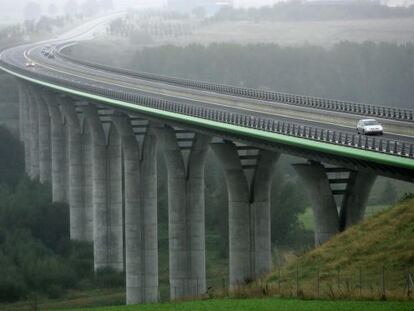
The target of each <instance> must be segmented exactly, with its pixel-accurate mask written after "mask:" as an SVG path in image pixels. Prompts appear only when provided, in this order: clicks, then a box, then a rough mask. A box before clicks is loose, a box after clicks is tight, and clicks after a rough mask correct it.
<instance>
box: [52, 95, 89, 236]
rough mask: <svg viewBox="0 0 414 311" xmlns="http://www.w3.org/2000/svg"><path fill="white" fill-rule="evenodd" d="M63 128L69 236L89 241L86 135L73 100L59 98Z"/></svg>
mask: <svg viewBox="0 0 414 311" xmlns="http://www.w3.org/2000/svg"><path fill="white" fill-rule="evenodd" d="M59 101H60V106H61V111H62V114H63V115H64V118H65V122H66V130H67V132H68V133H67V148H68V150H67V155H68V166H69V169H68V186H69V195H68V201H69V215H70V238H71V239H72V240H78V241H90V242H92V240H93V214H92V212H93V210H92V165H91V163H92V162H91V161H92V160H91V158H92V154H91V144H90V139H89V135H88V134H87V133H84V134H83V135H82V132H81V125H80V122H79V119H78V116H77V113H76V109H75V105H74V102H73V100H71V99H69V98H66V97H65V98H59Z"/></svg>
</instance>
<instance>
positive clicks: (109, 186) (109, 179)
mask: <svg viewBox="0 0 414 311" xmlns="http://www.w3.org/2000/svg"><path fill="white" fill-rule="evenodd" d="M83 112H84V114H85V117H86V124H87V126H88V127H89V130H90V133H91V136H92V159H93V161H92V170H93V172H92V177H93V191H92V203H93V242H94V267H95V271H97V270H99V269H102V268H112V269H114V270H116V271H122V270H123V267H124V260H123V232H122V231H123V230H122V195H121V194H122V180H121V177H120V176H121V175H120V172H121V169H122V166H121V164H122V162H121V151H120V150H121V146H120V143H119V136H118V137H112V145H109V146H107V144H106V138H105V133H104V131H103V128H102V124H101V121H100V120H99V117H98V114H97V111H96V108H95V107H94V106H92V105H88V106H85V107H83ZM114 135H117V134H116V133H114Z"/></svg>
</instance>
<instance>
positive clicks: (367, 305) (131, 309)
mask: <svg viewBox="0 0 414 311" xmlns="http://www.w3.org/2000/svg"><path fill="white" fill-rule="evenodd" d="M78 310H82V311H87V310H90V311H135V310H139V311H146V310H148V311H149V310H151V311H158V310H160V311H164V310H180V311H186V310H188V311H190V310H191V311H193V310H206V311H207V310H214V311H228V310H231V311H244V310H246V311H252V310H261V311H267V310H268V311H274V310H278V311H283V310H295V311H300V310H307V311H312V310H315V311H325V310H326V311H331V310H335V311H346V310H364V311H371V310H372V311H381V310H384V311H385V310H387V311H388V310H393V311H398V310H414V303H412V302H380V301H379V302H371V301H318V300H307V301H306V300H293V299H276V298H271V299H222V300H221V299H212V300H204V301H192V302H182V303H168V304H153V305H151V304H149V305H139V306H126V307H120V306H118V307H109V308H108V307H107V308H94V309H78Z"/></svg>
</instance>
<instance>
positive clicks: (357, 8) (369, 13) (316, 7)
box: [210, 0, 414, 21]
mask: <svg viewBox="0 0 414 311" xmlns="http://www.w3.org/2000/svg"><path fill="white" fill-rule="evenodd" d="M413 16H414V6H410V7H389V6H386V5H382V4H380V3H378V2H375V1H368V0H367V1H349V2H346V1H341V2H338V3H334V1H326V2H322V1H317V2H312V1H309V2H307V1H287V2H278V3H276V4H275V5H273V6H271V7H270V6H265V7H260V8H249V9H243V8H232V7H224V8H223V9H222V10H220V11H219V12H218V13H217V14H216V15H214V16H213V17H211V18H210V21H237V20H251V21H297V20H302V21H306V20H309V21H320V20H356V19H381V18H406V17H413Z"/></svg>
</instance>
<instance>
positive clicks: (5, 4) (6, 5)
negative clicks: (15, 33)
mask: <svg viewBox="0 0 414 311" xmlns="http://www.w3.org/2000/svg"><path fill="white" fill-rule="evenodd" d="M30 1H33V2H37V3H39V4H40V5H41V6H42V10H43V12H44V13H46V12H47V11H48V7H49V5H50V4H52V3H53V4H55V5H56V6H57V8H58V10H59V12H58V13H59V14H62V13H63V12H62V7H63V5H64V4H65V3H66V2H67V0H0V3H1V10H0V24H1V23H7V22H18V21H21V20H22V19H23V8H24V7H25V5H26V4H27V3H28V2H30ZM83 1H84V0H77V2H78V3H82V2H83ZM113 1H114V5H115V8H116V9H125V8H128V7H138V6H140V7H158V8H162V7H163V6H165V4H166V2H167V0H113ZM279 1H285V0H233V3H234V6H236V7H244V8H246V7H259V6H264V5H272V4H274V3H276V2H279ZM307 1H312V0H307ZM319 1H320V0H319ZM330 1H332V0H330ZM382 1H383V2H384V3H387V4H388V5H404V3H406V4H414V0H382Z"/></svg>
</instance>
